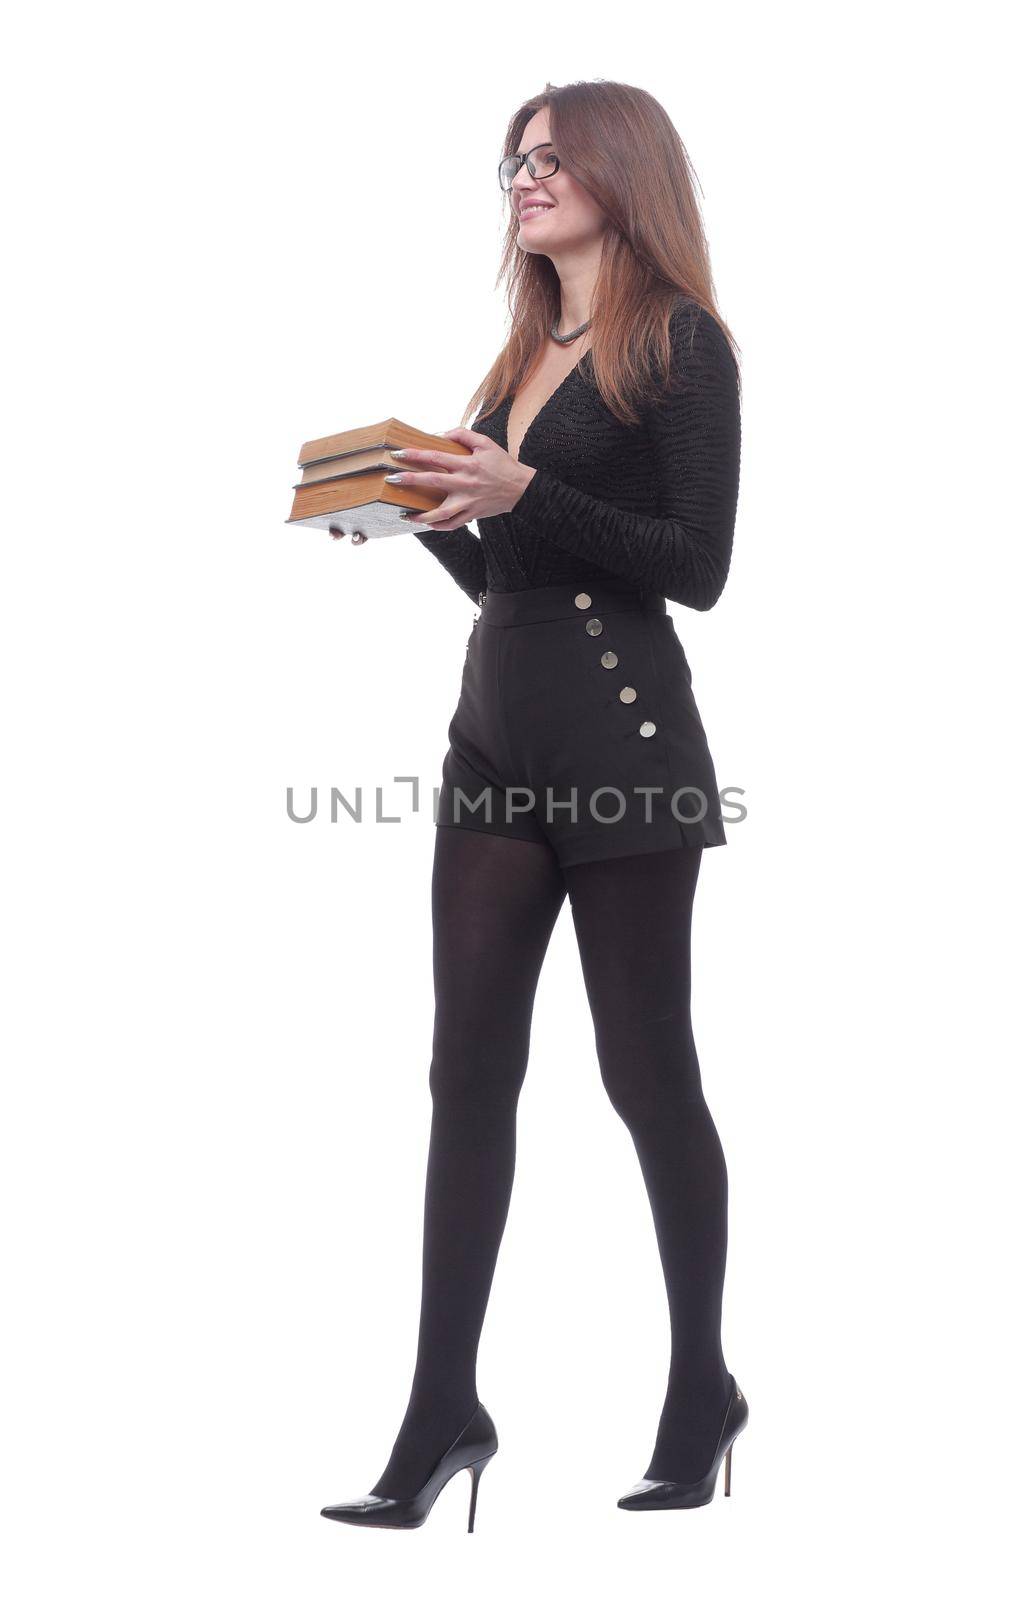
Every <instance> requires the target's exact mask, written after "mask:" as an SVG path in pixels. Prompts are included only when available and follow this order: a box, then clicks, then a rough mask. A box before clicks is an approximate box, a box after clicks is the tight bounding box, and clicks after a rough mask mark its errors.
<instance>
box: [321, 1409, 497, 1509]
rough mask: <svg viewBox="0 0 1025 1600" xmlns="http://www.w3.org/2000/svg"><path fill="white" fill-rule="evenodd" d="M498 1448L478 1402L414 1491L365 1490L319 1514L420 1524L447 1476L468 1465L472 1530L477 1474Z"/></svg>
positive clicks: (483, 1410)
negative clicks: (402, 1495) (395, 1494)
mask: <svg viewBox="0 0 1025 1600" xmlns="http://www.w3.org/2000/svg"><path fill="white" fill-rule="evenodd" d="M497 1450H498V1434H497V1432H496V1431H495V1424H494V1423H493V1422H492V1420H491V1418H490V1416H489V1415H488V1413H487V1411H486V1410H485V1409H484V1407H483V1406H482V1405H480V1404H478V1406H477V1409H476V1411H475V1412H474V1413H473V1416H472V1417H471V1418H470V1420H469V1422H468V1423H467V1424H466V1426H465V1427H464V1428H462V1429H461V1430H460V1432H459V1434H458V1435H457V1436H456V1438H455V1439H454V1440H453V1442H452V1444H450V1445H449V1447H448V1449H447V1450H446V1451H445V1453H444V1455H443V1456H442V1457H441V1459H440V1460H439V1461H438V1462H437V1464H436V1465H435V1467H434V1468H433V1470H432V1472H431V1474H430V1476H429V1477H428V1479H427V1481H426V1482H425V1483H423V1484H422V1485H421V1486H420V1488H419V1489H418V1490H417V1492H416V1494H414V1495H410V1496H409V1497H408V1498H407V1499H403V1500H395V1499H392V1498H390V1497H389V1496H388V1495H380V1494H366V1495H363V1496H362V1498H361V1499H359V1500H344V1501H342V1502H340V1504H338V1505H333V1506H324V1507H323V1508H322V1510H321V1513H320V1514H321V1516H322V1517H328V1518H329V1519H330V1520H331V1521H332V1522H348V1523H353V1524H356V1525H358V1526H360V1527H364V1528H419V1527H421V1526H422V1524H423V1523H425V1522H426V1521H427V1517H428V1515H429V1513H430V1510H431V1507H432V1506H433V1504H434V1502H435V1500H436V1499H437V1498H438V1496H439V1494H440V1493H441V1491H442V1489H443V1488H444V1487H445V1485H446V1483H448V1481H449V1479H450V1478H454V1477H455V1475H456V1473H457V1472H462V1471H463V1469H464V1468H468V1469H469V1472H470V1475H471V1477H472V1479H473V1487H472V1488H471V1490H470V1520H469V1526H468V1528H467V1532H468V1533H472V1532H473V1523H474V1518H475V1516H476V1512H477V1486H478V1484H479V1483H480V1475H481V1473H482V1472H483V1471H484V1468H485V1467H486V1466H487V1464H488V1462H489V1461H490V1460H491V1458H492V1456H493V1455H494V1454H495V1453H496V1451H497Z"/></svg>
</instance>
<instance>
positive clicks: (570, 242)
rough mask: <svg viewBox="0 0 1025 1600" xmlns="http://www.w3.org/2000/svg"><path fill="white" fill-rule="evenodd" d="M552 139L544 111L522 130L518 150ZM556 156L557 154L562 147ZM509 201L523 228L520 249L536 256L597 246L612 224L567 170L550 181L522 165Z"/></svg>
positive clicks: (539, 112) (543, 109) (534, 116)
mask: <svg viewBox="0 0 1025 1600" xmlns="http://www.w3.org/2000/svg"><path fill="white" fill-rule="evenodd" d="M548 137H549V126H548V112H547V110H546V108H545V107H542V108H541V110H540V111H536V112H535V113H534V115H533V116H532V117H531V119H530V121H529V122H528V123H527V126H526V127H525V128H524V130H523V133H522V135H521V137H520V144H519V148H520V150H521V151H525V150H533V148H534V146H535V145H539V144H544V143H546V142H547V140H548ZM555 153H556V155H558V153H559V151H558V146H556V149H555ZM536 154H537V155H540V154H541V151H537V152H536ZM509 199H510V202H511V204H512V206H513V210H514V212H515V214H516V216H517V218H518V219H519V224H520V227H519V234H518V237H517V241H516V242H517V244H518V245H519V247H520V249H521V250H529V251H531V252H532V253H534V254H537V255H545V256H552V257H555V256H558V255H560V254H563V253H567V252H569V251H577V250H580V249H581V248H585V249H587V248H593V246H594V245H595V244H596V243H597V242H598V241H599V240H600V239H601V236H602V234H603V233H604V232H605V228H606V227H607V225H608V218H607V217H606V215H605V213H604V211H603V210H602V209H601V207H600V206H599V205H598V204H597V202H596V201H595V200H593V199H592V198H591V196H590V195H589V194H588V192H587V190H586V189H585V188H584V186H583V184H580V183H578V182H577V181H576V179H575V178H574V177H572V176H571V174H570V173H568V172H567V171H566V169H565V168H564V167H560V168H559V170H558V172H556V173H553V175H552V176H551V177H550V178H532V177H531V176H530V173H529V172H528V170H527V167H526V165H525V164H524V165H523V166H521V168H520V170H519V172H518V173H517V174H516V177H515V179H514V181H513V186H512V189H511V191H510V194H509Z"/></svg>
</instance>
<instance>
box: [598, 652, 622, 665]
mask: <svg viewBox="0 0 1025 1600" xmlns="http://www.w3.org/2000/svg"><path fill="white" fill-rule="evenodd" d="M601 664H602V666H603V667H618V666H619V657H618V656H617V654H616V652H615V651H614V650H606V652H605V654H604V655H603V656H602V658H601Z"/></svg>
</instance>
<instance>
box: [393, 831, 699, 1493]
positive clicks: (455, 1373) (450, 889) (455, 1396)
mask: <svg viewBox="0 0 1025 1600" xmlns="http://www.w3.org/2000/svg"><path fill="white" fill-rule="evenodd" d="M435 831H436V836H437V837H436V846H435V857H434V872H433V882H432V912H433V921H434V984H435V997H436V1011H435V1026H434V1045H433V1056H432V1061H431V1068H430V1090H431V1097H432V1104H433V1115H432V1121H431V1138H430V1148H429V1153H428V1161H427V1190H426V1198H425V1207H424V1238H423V1284H422V1296H421V1304H420V1333H419V1342H418V1345H417V1356H416V1368H415V1372H414V1375H413V1384H412V1390H411V1393H410V1397H409V1402H408V1405H407V1408H406V1414H405V1417H404V1419H403V1422H402V1425H401V1427H400V1430H399V1433H398V1437H397V1438H396V1440H395V1444H394V1447H393V1449H392V1453H391V1457H390V1459H389V1461H388V1465H387V1466H386V1468H385V1470H384V1472H383V1473H382V1475H381V1477H380V1478H379V1479H378V1481H377V1483H376V1484H375V1485H374V1487H373V1491H372V1492H373V1493H375V1494H386V1495H396V1496H399V1497H405V1496H407V1495H411V1494H413V1493H414V1492H415V1491H416V1490H417V1489H418V1488H419V1487H420V1486H421V1484H422V1483H423V1482H424V1480H425V1478H426V1477H427V1475H428V1473H429V1471H430V1469H431V1467H432V1466H433V1465H434V1463H435V1461H436V1460H437V1459H438V1457H439V1456H440V1455H441V1453H442V1452H443V1451H444V1450H445V1449H446V1448H447V1447H448V1445H449V1444H451V1443H452V1440H453V1439H454V1438H455V1436H456V1434H457V1433H458V1432H459V1429H460V1428H461V1427H462V1425H463V1424H464V1423H465V1422H466V1421H467V1420H468V1419H469V1417H470V1415H471V1414H472V1412H473V1410H474V1407H475V1406H476V1404H477V1389H476V1360H477V1346H478V1341H479V1339H480V1334H481V1329H482V1326H483V1322H484V1313H485V1309H486V1307H487V1302H488V1297H489V1294H490V1291H491V1283H492V1279H493V1276H494V1271H495V1263H496V1260H497V1256H498V1249H499V1245H500V1243H501V1239H502V1233H503V1231H504V1228H505V1222H506V1216H507V1213H508V1209H509V1200H510V1195H511V1191H512V1182H513V1168H514V1165H515V1156H516V1106H517V1100H518V1098H519V1093H520V1088H521V1086H522V1084H523V1080H524V1076H525V1074H526V1069H527V1054H528V1046H529V1039H530V1024H531V1014H532V1011H533V1004H534V994H535V991H536V988H537V982H538V978H539V976H540V972H541V966H542V962H543V961H544V957H545V952H546V950H547V948H548V943H549V939H550V937H551V933H552V929H553V927H554V925H555V921H556V918H557V916H558V913H559V910H560V907H561V906H562V904H563V901H564V898H565V896H566V893H567V890H568V892H569V897H570V904H571V907H572V913H573V923H574V928H575V931H576V936H577V942H578V945H579V949H580V959H581V964H582V968H583V974H584V981H585V985H586V989H587V997H588V1001H589V1004H590V1008H591V1014H592V1017H593V1019H594V1030H595V1041H596V1044H597V1051H598V1060H599V1064H600V1067H601V1074H602V1080H603V1082H604V1084H605V1088H606V1090H607V1091H608V1094H609V1098H610V1099H611V1101H612V1104H613V1106H614V1107H615V1109H616V1111H617V1112H618V1114H619V1115H620V1117H622V1119H623V1121H624V1122H625V1123H626V1126H627V1128H628V1129H629V1131H630V1134H631V1136H632V1138H633V1141H634V1145H635V1148H636V1150H637V1155H638V1157H639V1159H640V1164H641V1170H642V1172H643V1175H644V1182H645V1185H646V1187H647V1192H648V1197H649V1199H650V1202H651V1208H652V1213H653V1217H654V1223H655V1233H656V1238H657V1241H658V1248H659V1253H660V1256H661V1261H662V1267H663V1271H664V1274H665V1282H666V1290H667V1293H668V1297H669V1312H670V1327H671V1334H672V1359H671V1363H670V1371H669V1380H668V1386H667V1391H666V1397H665V1403H664V1406H663V1409H662V1416H661V1420H660V1423H659V1429H658V1435H657V1439H656V1442H655V1449H654V1454H653V1455H652V1458H651V1461H650V1463H649V1465H648V1467H647V1469H646V1476H649V1477H659V1478H672V1479H676V1480H679V1481H681V1482H690V1481H693V1480H694V1479H696V1478H698V1477H700V1476H701V1475H702V1474H703V1473H704V1472H705V1471H706V1470H707V1468H708V1466H709V1463H710V1461H711V1458H712V1452H713V1449H714V1446H715V1443H716V1440H717V1438H718V1433H719V1428H720V1425H721V1423H722V1418H723V1414H724V1411H725V1408H726V1403H727V1383H728V1372H727V1368H726V1366H725V1363H724V1361H723V1354H722V1346H721V1343H720V1315H721V1310H722V1292H723V1276H724V1272H725V1263H726V1199H727V1183H726V1165H725V1161H724V1159H723V1152H722V1146H721V1145H720V1143H719V1136H718V1134H717V1133H716V1129H715V1124H714V1123H713V1121H712V1118H711V1114H710V1113H709V1110H708V1107H707V1105H706V1104H705V1099H704V1095H703V1093H702V1087H701V1075H700V1072H699V1068H698V1060H697V1054H696V1052H695V1048H694V1038H693V1035H692V1033H691V1024H690V927H691V906H692V901H693V895H694V888H695V884H696V882H697V875H698V868H699V866H700V862H701V854H702V852H701V850H700V848H695V847H692V846H686V847H681V848H680V849H677V850H668V851H655V852H652V853H650V854H647V855H634V856H625V857H621V858H618V859H613V860H609V861H594V862H584V863H582V864H581V865H579V866H575V867H567V868H561V867H560V866H559V864H558V861H557V859H556V857H555V855H554V853H553V852H552V851H551V850H550V848H549V847H548V846H547V845H542V844H534V843H531V842H530V841H526V840H518V839H506V838H502V837H497V836H495V835H492V834H487V833H484V832H481V831H476V830H472V829H466V828H458V827H450V826H444V825H443V826H441V827H439V828H437V829H436V830H435Z"/></svg>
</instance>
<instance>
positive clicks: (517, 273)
mask: <svg viewBox="0 0 1025 1600" xmlns="http://www.w3.org/2000/svg"><path fill="white" fill-rule="evenodd" d="M542 107H545V108H546V109H547V111H548V125H549V133H550V136H551V142H552V144H554V146H555V149H556V151H557V153H558V156H559V160H560V162H561V163H562V164H563V166H564V167H565V168H566V170H567V171H568V172H570V173H571V174H572V176H573V177H574V178H575V179H576V180H577V182H578V183H581V184H583V186H584V188H585V189H586V190H587V191H588V193H589V194H590V195H591V196H592V198H593V199H594V200H595V201H596V202H597V204H598V205H600V206H601V208H602V210H603V211H604V212H605V214H606V216H607V217H608V219H609V226H608V227H607V229H606V232H605V237H604V240H603V244H602V254H601V262H600V265H599V269H598V277H597V280H596V283H595V287H594V296H593V301H592V308H591V330H590V332H591V346H590V351H589V354H590V356H591V361H592V366H593V371H594V381H595V384H596V387H597V389H598V392H599V394H600V395H601V397H602V399H603V400H604V402H605V404H606V405H607V406H608V407H609V409H610V410H611V411H612V412H613V413H614V414H615V415H616V416H618V417H619V418H620V420H621V421H623V422H625V423H628V424H631V423H635V422H637V421H638V419H639V412H638V409H637V408H638V405H639V403H640V402H642V401H643V400H644V399H645V398H647V397H649V396H650V395H651V394H652V392H653V391H652V380H653V378H654V381H655V383H656V384H657V386H658V388H662V387H664V385H665V382H666V380H667V378H668V375H669V367H670V360H671V356H672V343H671V337H670V314H671V311H672V308H673V304H674V302H675V301H676V299H677V297H678V296H679V295H680V294H681V293H683V294H685V295H687V296H689V298H690V299H691V300H693V301H696V302H697V304H698V305H700V306H703V307H704V308H705V310H706V311H708V312H709V313H710V314H711V315H712V316H713V317H714V318H715V320H716V322H718V324H719V326H720V328H721V329H722V331H723V333H724V334H725V336H726V338H727V340H728V342H729V345H730V347H731V350H732V352H733V358H734V362H735V363H736V362H737V355H738V351H739V346H738V345H737V342H736V340H735V339H734V337H733V335H732V333H731V332H730V330H729V328H728V327H727V326H726V323H725V321H724V320H723V318H722V316H721V315H720V314H719V311H718V308H717V306H716V303H715V289H714V286H713V282H712V269H711V263H710V261H709V252H708V241H707V240H706V238H705V230H704V224H703V222H702V218H701V212H700V208H699V206H698V201H697V196H696V193H695V185H696V182H697V180H696V177H695V174H694V170H693V168H692V166H691V162H690V157H689V156H688V154H687V151H686V149H685V147H684V144H683V141H682V139H681V138H680V136H679V134H678V133H677V131H676V129H675V128H674V127H673V124H672V122H671V121H670V119H669V117H668V116H667V114H666V112H665V111H664V110H663V108H662V106H661V105H660V104H659V103H658V101H657V100H656V99H655V98H654V96H653V95H650V94H648V93H647V91H646V90H644V89H636V88H634V87H633V86H632V85H631V84H628V83H612V82H609V81H608V80H607V79H601V78H599V79H595V80H594V81H591V82H579V83H569V84H565V85H563V86H562V87H561V88H560V87H557V86H556V85H554V84H551V83H547V84H545V87H544V90H543V92H542V93H541V94H539V95H535V96H534V97H533V98H532V99H530V100H527V101H525V102H524V103H523V105H521V106H520V108H519V110H518V111H516V113H515V114H514V116H513V118H512V120H511V121H510V123H509V127H508V130H507V132H506V136H505V146H504V149H503V152H502V154H503V155H513V154H514V153H515V152H516V150H517V149H518V148H519V144H520V139H521V137H522V134H523V130H524V128H525V127H526V126H527V123H528V122H529V121H530V119H531V117H532V116H533V115H534V114H535V112H537V111H540V110H541V109H542ZM698 187H700V185H698ZM517 233H518V223H517V220H516V215H515V212H514V211H513V210H512V208H511V207H510V214H509V226H508V230H507V233H506V240H505V246H504V249H503V252H502V259H501V263H500V266H499V270H498V278H497V280H496V281H497V283H498V284H501V283H502V282H503V280H504V281H505V282H506V285H507V287H506V296H507V301H508V305H509V312H510V317H511V321H512V328H511V332H510V334H509V338H508V340H507V342H506V344H505V346H504V348H503V349H502V351H501V353H500V354H499V356H498V357H497V359H496V360H495V362H494V364H493V365H492V367H491V370H490V371H489V372H488V373H487V375H486V377H485V378H483V379H482V381H481V383H480V385H479V387H478V388H477V390H476V392H475V393H474V395H473V397H472V399H471V400H470V402H469V405H468V406H467V409H466V412H465V413H464V419H465V418H467V417H470V416H473V415H474V413H475V412H476V411H477V408H478V407H479V406H481V405H482V404H483V405H484V409H483V410H482V411H481V415H482V416H489V415H490V414H491V412H493V411H494V410H496V409H497V407H498V406H500V405H501V403H502V401H503V400H504V399H505V398H506V396H507V395H509V394H511V393H515V392H516V391H517V390H518V389H519V388H520V387H521V385H522V384H523V382H524V381H525V379H526V378H527V377H529V375H530V373H531V372H532V371H533V370H534V368H535V367H536V365H537V362H538V360H539V359H540V357H541V354H542V352H543V350H544V348H545V345H546V344H547V342H548V338H549V329H550V328H551V326H552V323H553V322H554V320H555V319H556V318H557V317H558V315H559V312H560V305H559V275H558V273H557V272H556V270H555V267H554V266H553V264H552V262H551V261H550V259H549V258H548V257H547V256H544V255H535V254H533V253H531V252H528V251H525V250H521V249H520V248H519V246H518V245H517V243H516V238H517ZM737 384H738V389H739V387H740V372H739V364H738V371H737Z"/></svg>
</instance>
